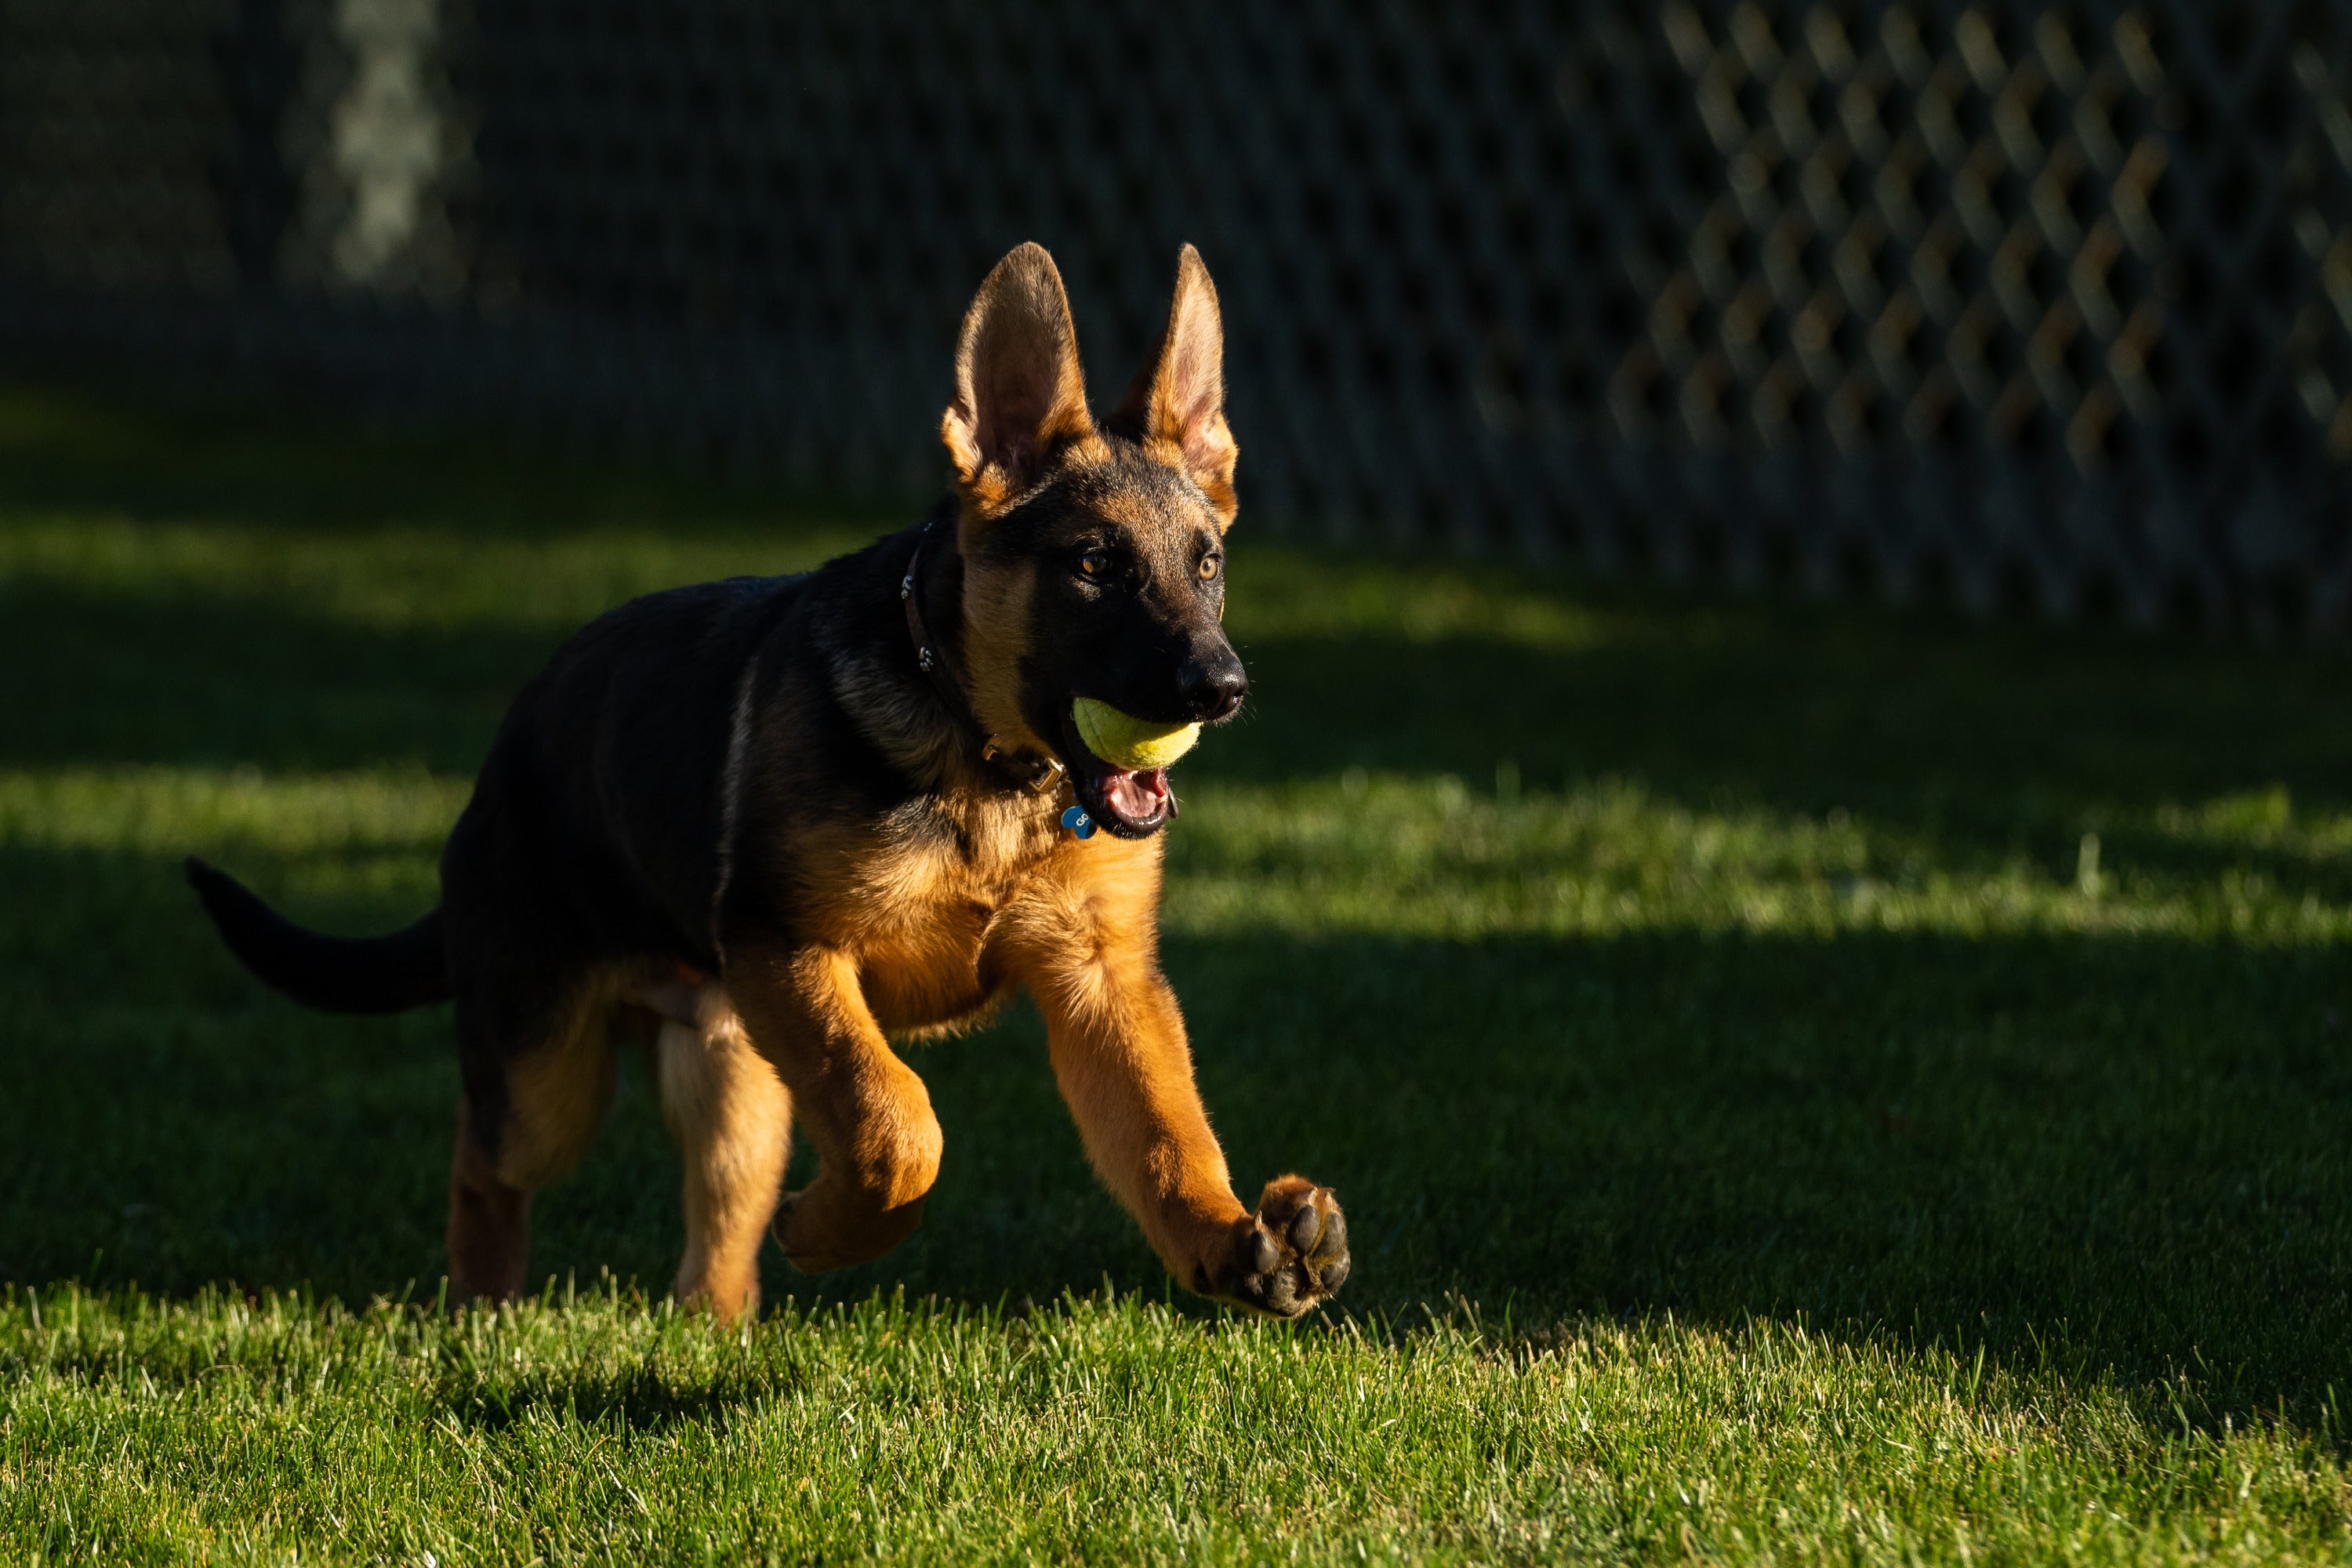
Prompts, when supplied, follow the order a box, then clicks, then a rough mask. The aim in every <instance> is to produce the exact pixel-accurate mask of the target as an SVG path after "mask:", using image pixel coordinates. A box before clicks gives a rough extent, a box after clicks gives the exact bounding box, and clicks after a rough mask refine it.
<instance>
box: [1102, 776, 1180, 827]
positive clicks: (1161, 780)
mask: <svg viewBox="0 0 2352 1568" xmlns="http://www.w3.org/2000/svg"><path fill="white" fill-rule="evenodd" d="M1103 795H1105V796H1106V797H1107V798H1108V800H1109V801H1110V804H1111V806H1112V809H1114V810H1116V811H1117V812H1118V814H1119V815H1120V816H1124V817H1126V818H1127V819H1128V820H1129V821H1130V822H1146V821H1149V820H1150V819H1151V818H1152V817H1154V816H1158V815H1160V807H1161V806H1163V805H1167V804H1168V770H1167V769H1166V768H1153V769H1152V770H1151V771H1150V772H1149V773H1129V772H1128V771H1127V770H1126V769H1125V768H1113V769H1112V770H1111V771H1110V776H1109V777H1108V778H1107V779H1105V780H1104V781H1103Z"/></svg>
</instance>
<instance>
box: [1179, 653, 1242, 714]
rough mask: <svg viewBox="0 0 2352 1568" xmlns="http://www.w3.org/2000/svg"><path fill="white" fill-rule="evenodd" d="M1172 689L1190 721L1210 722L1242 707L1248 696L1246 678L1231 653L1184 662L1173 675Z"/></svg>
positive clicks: (1199, 655)
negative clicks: (1182, 703)
mask: <svg viewBox="0 0 2352 1568" xmlns="http://www.w3.org/2000/svg"><path fill="white" fill-rule="evenodd" d="M1176 687H1177V690H1178V691H1179V692H1180V693H1181V695H1182V697H1183V699H1184V706H1185V708H1186V709H1187V710H1189V711H1190V712H1191V713H1192V716H1193V717H1194V718H1196V719H1202V720H1206V721H1212V722H1213V721H1216V720H1219V719H1223V718H1227V717H1230V716H1231V715H1232V713H1233V711H1234V709H1236V708H1239V707H1240V706H1241V705H1242V699H1243V698H1244V697H1246V696H1248V695H1249V675H1248V672H1247V671H1245V670H1244V669H1243V668H1242V661H1241V660H1240V659H1239V658H1236V657H1235V656H1234V650H1233V649H1231V648H1229V647H1227V648H1219V649H1218V650H1216V652H1214V653H1212V654H1206V655H1202V654H1195V655H1193V656H1192V658H1188V659H1186V660H1185V661H1184V663H1183V666H1182V668H1179V669H1178V670H1177V672H1176Z"/></svg>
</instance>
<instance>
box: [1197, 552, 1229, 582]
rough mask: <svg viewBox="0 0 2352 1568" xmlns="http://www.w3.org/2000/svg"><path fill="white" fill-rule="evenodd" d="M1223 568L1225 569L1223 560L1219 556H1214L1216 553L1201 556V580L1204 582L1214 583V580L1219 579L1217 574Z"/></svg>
mask: <svg viewBox="0 0 2352 1568" xmlns="http://www.w3.org/2000/svg"><path fill="white" fill-rule="evenodd" d="M1223 570H1224V564H1223V561H1222V560H1221V559H1220V558H1219V557H1217V556H1214V555H1203V556H1202V557H1201V581H1202V582H1203V583H1213V582H1215V581H1216V580H1217V574H1218V573H1220V572H1222V571H1223Z"/></svg>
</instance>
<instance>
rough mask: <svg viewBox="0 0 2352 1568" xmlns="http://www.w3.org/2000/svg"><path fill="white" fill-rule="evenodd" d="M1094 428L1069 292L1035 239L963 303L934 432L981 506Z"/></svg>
mask: <svg viewBox="0 0 2352 1568" xmlns="http://www.w3.org/2000/svg"><path fill="white" fill-rule="evenodd" d="M1094 428H1095V426H1094V416H1092V415H1090V414H1088V413H1087V384H1086V373H1085V372H1084V371H1083V370H1081V369H1080V368H1079V365H1078V333H1077V329H1076V327H1075V326H1073V325H1072V324H1071V321H1070V300H1069V296H1068V295H1066V294H1065V293H1064V292H1063V291H1062V275H1061V273H1060V272H1058V271H1057V270H1055V267H1054V258H1052V257H1050V256H1048V255H1046V254H1045V247H1044V246H1042V245H1039V244H1037V243H1036V242H1035V241H1034V240H1033V241H1031V242H1030V243H1029V244H1027V245H1024V246H1022V247H1020V248H1019V249H1017V250H1015V251H1013V253H1012V254H1011V255H1009V256H1007V257H1006V258H1004V259H1003V260H1002V261H1000V262H998V263H997V264H996V268H995V269H994V270H993V271H992V272H990V273H989V275H988V279H987V281H986V282H984V283H982V284H981V286H980V292H979V293H977V294H975V295H973V296H972V300H971V310H967V311H966V312H964V318H963V336H962V338H961V341H959V342H957V344H956V391H955V401H954V402H953V403H950V404H949V405H948V411H947V414H946V416H944V417H943V418H942V419H941V420H940V438H941V439H942V440H944V441H946V443H947V447H948V456H949V457H950V458H953V459H954V461H955V469H956V479H957V480H958V482H959V483H960V484H961V486H962V488H963V490H964V493H965V494H966V495H967V496H968V497H970V498H971V500H974V501H976V502H978V503H979V504H980V505H981V506H982V508H983V509H984V508H988V507H992V506H996V505H999V504H1001V503H1003V502H1004V501H1006V500H1011V499H1012V498H1013V496H1015V495H1017V494H1019V493H1020V492H1021V490H1022V489H1024V487H1026V486H1027V485H1029V484H1030V483H1031V482H1032V481H1034V479H1036V478H1037V476H1038V475H1039V474H1041V473H1043V472H1044V471H1045V467H1046V465H1048V464H1049V463H1051V462H1052V461H1053V459H1054V458H1055V454H1057V453H1058V452H1060V451H1061V450H1062V448H1064V447H1066V446H1068V445H1069V444H1070V443H1071V442H1073V441H1077V440H1082V439H1084V438H1085V437H1088V436H1091V435H1093V434H1094Z"/></svg>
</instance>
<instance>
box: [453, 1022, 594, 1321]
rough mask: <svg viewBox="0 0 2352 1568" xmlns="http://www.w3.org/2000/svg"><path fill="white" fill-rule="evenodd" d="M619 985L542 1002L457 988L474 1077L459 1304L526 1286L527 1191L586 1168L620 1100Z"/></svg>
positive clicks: (458, 1220)
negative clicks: (615, 1026)
mask: <svg viewBox="0 0 2352 1568" xmlns="http://www.w3.org/2000/svg"><path fill="white" fill-rule="evenodd" d="M617 991H618V986H617V984H616V980H615V979H614V978H610V977H604V976H592V977H588V978H585V979H583V980H581V981H578V982H576V983H574V984H569V985H565V986H562V987H560V988H556V989H554V990H552V991H551V993H549V994H550V995H551V1000H550V1001H548V1002H547V1003H546V1004H545V1005H537V1006H530V1005H523V1004H522V1003H521V1002H520V1000H519V999H518V997H517V996H516V995H515V994H514V993H513V989H512V988H510V987H502V988H499V990H496V991H492V990H489V989H488V988H487V987H480V986H475V987H467V988H465V989H461V990H460V991H459V993H458V996H457V1030H458V1036H459V1038H460V1040H461V1042H462V1043H463V1046H464V1048H465V1057H466V1062H467V1073H466V1098H465V1100H464V1102H463V1103H462V1104H460V1105H459V1107H458V1110H457V1156H456V1158H455V1159H454V1160H452V1161H451V1163H450V1170H449V1292H450V1297H451V1300H453V1302H465V1301H469V1300H477V1299H488V1300H498V1301H508V1300H514V1299H515V1298H516V1297H518V1296H520V1294H521V1293H522V1291H523V1289H524V1287H525V1285H526V1283H527V1275H528V1271H529V1268H530V1196H531V1194H533V1193H534V1192H536V1191H538V1190H539V1189H540V1188H541V1187H543V1186H546V1185H547V1184H550V1183H551V1182H554V1181H557V1180H559V1179H560V1178H562V1177H563V1176H565V1175H567V1174H569V1173H571V1171H572V1167H574V1166H575V1165H577V1164H579V1163H580V1160H581V1157H582V1156H583V1154H585V1153H586V1152H588V1145H589V1144H590V1143H591V1142H594V1140H595V1136H596V1131H597V1129H598V1128H599V1127H600V1126H602V1125H603V1123H604V1112H605V1110H607V1109H608V1108H609V1107H610V1106H611V1104H612V1101H613V1076H614V1075H613V1067H614V1063H613V1043H612V1037H611V1017H612V1012H613V1006H614V1001H615V999H616V995H617ZM525 1020H527V1021H528V1025H527V1026H518V1024H519V1022H520V1021H525Z"/></svg>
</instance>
